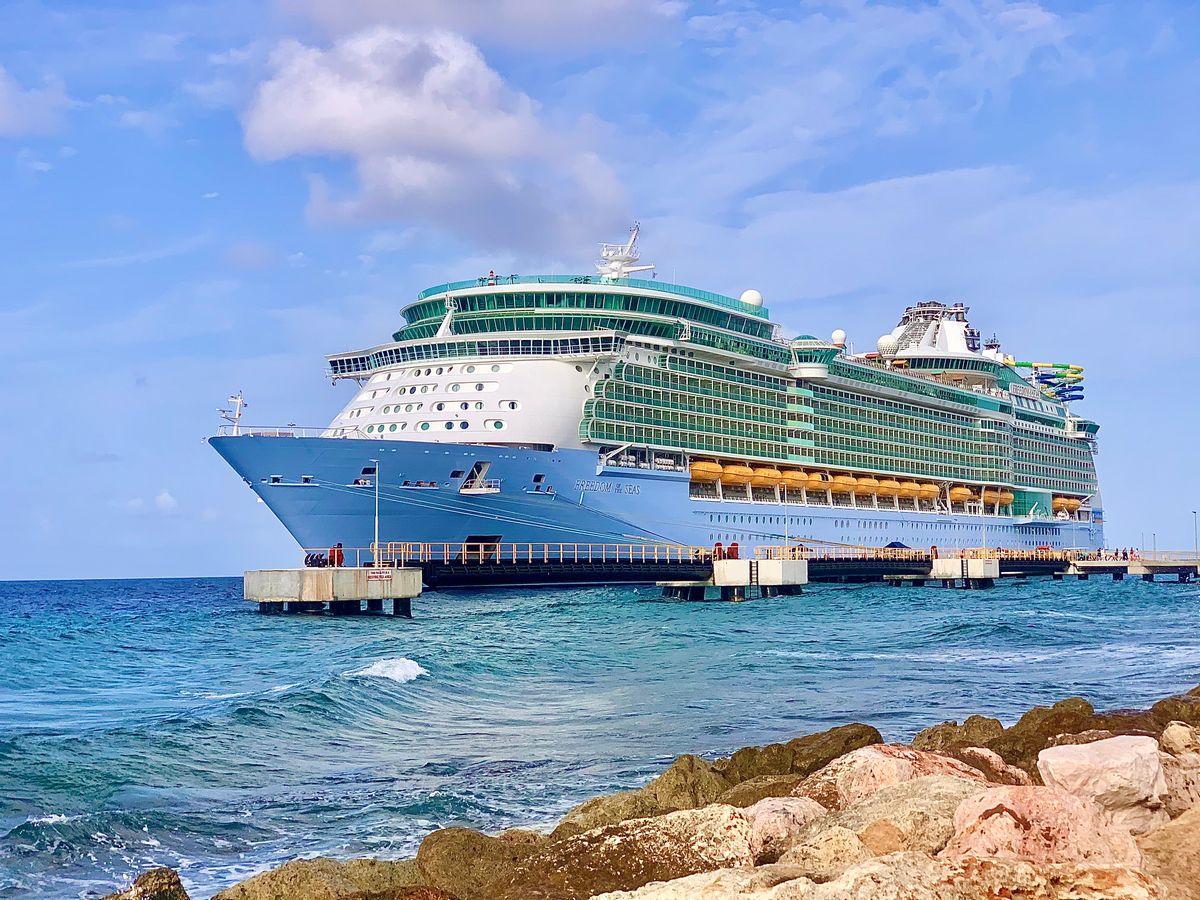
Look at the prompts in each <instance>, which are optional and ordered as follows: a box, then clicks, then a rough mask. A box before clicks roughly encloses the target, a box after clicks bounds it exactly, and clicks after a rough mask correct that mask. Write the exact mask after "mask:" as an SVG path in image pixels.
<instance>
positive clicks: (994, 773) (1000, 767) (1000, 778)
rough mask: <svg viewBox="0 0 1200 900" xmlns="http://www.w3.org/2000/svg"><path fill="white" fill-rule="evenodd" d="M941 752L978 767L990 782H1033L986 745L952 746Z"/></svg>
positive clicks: (1027, 775) (975, 767)
mask: <svg viewBox="0 0 1200 900" xmlns="http://www.w3.org/2000/svg"><path fill="white" fill-rule="evenodd" d="M942 752H943V753H944V754H945V755H946V756H952V757H954V758H955V759H957V760H959V761H961V762H965V763H966V764H967V765H968V766H970V767H971V768H973V769H978V770H979V771H980V772H982V773H983V775H984V777H985V778H986V779H987V780H988V781H990V782H991V783H992V784H1033V779H1032V778H1030V777H1029V773H1028V772H1026V771H1025V770H1024V769H1018V768H1017V767H1016V766H1010V765H1009V764H1008V763H1006V762H1005V761H1004V760H1003V759H1001V757H1000V754H998V753H995V752H993V751H992V750H988V749H987V748H986V747H952V748H950V749H949V750H944V751H942Z"/></svg>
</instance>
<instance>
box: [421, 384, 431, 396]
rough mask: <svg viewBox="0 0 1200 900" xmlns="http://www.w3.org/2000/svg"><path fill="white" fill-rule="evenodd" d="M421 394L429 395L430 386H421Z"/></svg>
mask: <svg viewBox="0 0 1200 900" xmlns="http://www.w3.org/2000/svg"><path fill="white" fill-rule="evenodd" d="M421 393H422V394H427V393H429V385H427V384H423V385H421Z"/></svg>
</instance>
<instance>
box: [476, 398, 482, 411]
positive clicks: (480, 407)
mask: <svg viewBox="0 0 1200 900" xmlns="http://www.w3.org/2000/svg"><path fill="white" fill-rule="evenodd" d="M475 408H476V409H483V401H482V400H476V401H475Z"/></svg>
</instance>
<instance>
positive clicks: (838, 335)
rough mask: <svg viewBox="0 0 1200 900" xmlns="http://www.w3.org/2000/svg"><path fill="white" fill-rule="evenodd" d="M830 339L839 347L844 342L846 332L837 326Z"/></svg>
mask: <svg viewBox="0 0 1200 900" xmlns="http://www.w3.org/2000/svg"><path fill="white" fill-rule="evenodd" d="M832 340H833V342H834V343H835V344H837V345H838V346H839V347H840V346H841V345H842V344H844V343H846V332H844V331H842V329H840V328H839V329H838V330H837V331H835V332H834V333H833V338H832Z"/></svg>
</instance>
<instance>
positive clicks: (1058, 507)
mask: <svg viewBox="0 0 1200 900" xmlns="http://www.w3.org/2000/svg"><path fill="white" fill-rule="evenodd" d="M1050 508H1051V509H1052V510H1054V512H1066V511H1067V498H1066V497H1055V498H1054V500H1053V501H1052V502H1051V503H1050Z"/></svg>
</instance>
